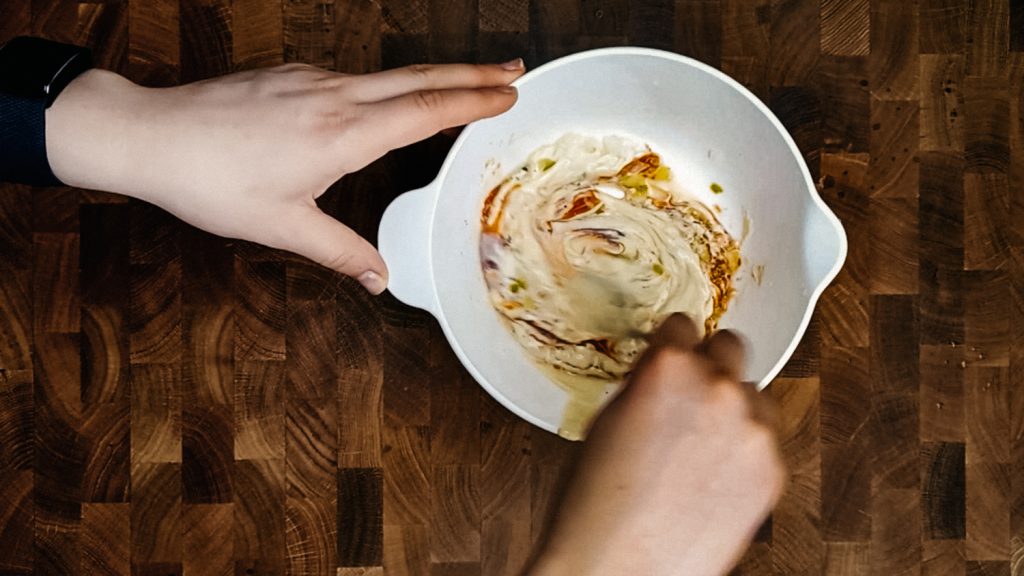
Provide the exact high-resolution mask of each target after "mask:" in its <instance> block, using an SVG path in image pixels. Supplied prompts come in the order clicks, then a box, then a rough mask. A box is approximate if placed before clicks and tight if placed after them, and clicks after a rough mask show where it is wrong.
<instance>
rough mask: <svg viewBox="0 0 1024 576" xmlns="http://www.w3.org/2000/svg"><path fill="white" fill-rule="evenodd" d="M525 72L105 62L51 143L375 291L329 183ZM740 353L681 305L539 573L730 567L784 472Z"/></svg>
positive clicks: (378, 285)
mask: <svg viewBox="0 0 1024 576" xmlns="http://www.w3.org/2000/svg"><path fill="white" fill-rule="evenodd" d="M523 71H524V70H523V65H522V61H520V60H515V61H512V62H509V63H506V64H498V65H467V64H455V65H440V66H417V67H408V68H401V69H396V70H390V71H385V72H380V73H375V74H367V75H343V74H337V73H334V72H329V71H325V70H321V69H318V68H314V67H312V66H306V65H296V64H289V65H285V66H279V67H276V68H270V69H266V70H259V71H250V72H241V73H237V74H232V75H229V76H224V77H221V78H216V79H212V80H207V81H203V82H197V83H193V84H187V85H184V86H179V87H174V88H160V89H154V88H145V87H141V86H138V85H136V84H134V83H132V82H130V81H128V80H127V79H125V78H123V77H121V76H118V75H117V74H114V73H112V72H108V71H104V70H91V71H89V72H86V73H85V74H83V75H82V76H80V77H78V78H77V79H76V80H74V81H73V82H72V83H71V84H70V85H69V86H68V87H67V88H66V89H65V91H64V92H63V93H61V95H60V96H59V97H58V98H57V100H56V102H55V103H54V104H53V106H52V107H51V108H49V109H48V110H47V113H46V140H47V153H48V156H49V161H50V164H51V167H52V168H53V171H54V173H55V174H56V175H57V177H58V178H60V179H61V180H62V181H64V182H66V183H67V184H70V185H72V186H77V187H81V188H90V189H95V190H105V191H110V192H118V193H122V194H126V195H129V196H133V197H136V198H139V199H141V200H144V201H147V202H150V203H153V204H156V205H158V206H160V207H162V208H164V209H166V210H168V211H169V212H171V213H173V214H175V215H176V216H178V217H179V218H181V219H182V220H184V221H186V222H189V223H190V224H193V225H195V226H197V227H199V228H202V229H204V230H207V231H209V232H213V233H215V234H219V235H222V236H227V237H231V238H240V239H245V240H250V241H253V242H258V243H261V244H265V245H267V246H271V247H274V248H280V249H284V250H289V251H292V252H295V253H298V254H300V255H302V256H305V257H307V258H310V259H311V260H313V261H315V262H318V263H320V264H322V265H324V266H326V267H328V268H331V269H333V270H336V271H337V272H339V273H342V274H346V275H349V276H352V277H353V278H356V279H357V280H358V281H359V282H360V283H361V284H362V285H363V286H364V287H365V288H366V289H367V290H369V291H370V292H372V293H374V294H377V293H380V292H382V291H383V290H384V289H385V288H386V286H387V278H388V273H387V267H386V266H385V264H384V262H383V260H382V259H381V257H380V255H379V254H378V253H377V251H376V250H375V249H374V248H373V246H372V245H371V244H370V243H369V242H367V241H366V240H365V239H363V238H361V237H359V236H358V235H357V234H356V233H355V232H353V231H352V230H351V229H350V228H348V227H346V226H344V225H343V224H341V223H340V222H338V221H337V220H335V219H334V218H332V217H330V216H328V215H326V214H324V213H323V212H321V211H320V210H319V209H318V208H317V206H316V203H315V200H316V198H317V197H319V196H320V195H321V194H323V192H324V191H325V190H326V189H327V188H328V187H329V186H330V185H331V184H332V183H333V182H335V181H336V180H338V179H339V178H340V177H342V176H343V175H345V174H348V173H351V172H354V171H356V170H359V169H360V168H362V167H364V166H366V165H367V164H369V163H370V162H372V161H373V160H375V159H377V158H378V157H380V156H382V155H383V154H385V153H386V152H388V151H389V150H393V149H395V148H398V147H401V146H405V145H407V144H411V143H413V142H416V141H418V140H421V139H423V138H426V137H428V136H430V135H432V134H434V133H436V132H438V131H441V130H444V129H446V128H451V127H456V126H460V125H463V124H466V123H469V122H472V121H474V120H478V119H481V118H486V117H490V116H494V115H497V114H500V113H502V112H504V111H505V110H507V109H509V108H510V107H511V106H512V105H513V104H514V103H515V101H516V97H517V92H516V90H515V89H514V88H512V87H510V86H509V83H511V82H512V81H513V80H515V79H516V78H518V77H519V76H520V75H521V74H522V73H523ZM742 362H743V347H742V344H741V342H740V340H739V339H738V338H737V337H736V336H734V335H732V334H730V333H728V332H720V333H718V334H716V335H715V336H713V337H712V338H710V339H709V340H707V341H705V342H701V339H700V337H699V336H698V333H697V329H696V328H695V327H694V325H693V324H692V323H691V322H690V321H689V320H687V319H686V318H685V317H682V316H679V315H676V316H673V317H670V318H669V319H668V320H666V321H665V323H664V324H663V325H662V327H661V328H660V329H659V331H658V332H657V333H656V334H655V335H654V336H653V337H652V346H651V348H650V350H649V351H648V352H647V353H646V354H645V355H644V357H643V358H641V360H640V362H639V364H638V365H637V367H636V369H635V371H634V372H633V375H632V376H631V377H630V379H629V382H627V385H626V387H625V388H624V390H623V392H622V393H621V394H620V395H619V396H618V397H617V398H616V399H615V400H614V401H613V402H612V403H611V405H610V406H609V407H608V408H607V409H606V410H605V411H604V412H603V413H602V414H601V415H600V416H599V417H598V418H597V420H596V422H595V424H594V426H593V428H592V430H591V432H590V435H589V438H588V440H587V442H586V446H585V447H584V450H583V453H582V456H581V459H580V461H579V462H578V464H577V466H576V468H575V471H574V472H573V475H572V477H571V478H570V480H569V483H568V484H567V488H566V491H565V494H564V496H563V498H562V500H561V502H560V504H559V506H558V507H557V510H556V514H555V516H554V519H553V521H552V524H551V526H550V527H549V533H548V534H547V537H546V538H545V539H544V540H543V542H542V545H541V547H540V548H539V549H538V550H537V552H536V554H535V555H534V557H533V558H532V559H531V561H530V563H529V565H528V566H527V567H525V568H524V573H525V574H531V575H556V576H557V575H562V574H572V575H579V576H589V575H593V576H597V575H604V574H609V575H611V574H651V575H670V574H671V575H675V574H678V575H686V576H702V575H718V574H724V573H726V572H727V571H728V570H729V569H730V568H731V567H732V566H733V565H734V564H735V563H736V561H737V560H738V558H739V557H740V555H741V554H742V553H743V551H744V550H745V548H746V546H747V545H748V544H749V542H750V539H751V538H752V536H753V534H754V532H755V531H756V529H757V527H758V526H759V525H760V524H761V523H762V522H763V521H764V519H765V517H766V516H767V515H768V513H769V512H770V511H771V509H772V507H773V506H774V504H775V503H776V502H777V500H778V499H779V497H780V496H781V494H782V490H783V486H784V477H785V472H784V467H783V465H782V461H781V458H780V456H779V450H778V448H777V446H776V439H775V434H774V432H773V430H774V428H773V426H772V425H771V422H770V418H769V417H767V416H766V415H767V414H769V413H770V410H769V409H768V408H766V406H767V400H766V399H765V398H764V396H763V395H759V394H756V393H753V391H752V389H751V388H749V387H747V386H746V385H743V384H741V383H740V382H739V381H738V378H739V373H740V367H741V366H742Z"/></svg>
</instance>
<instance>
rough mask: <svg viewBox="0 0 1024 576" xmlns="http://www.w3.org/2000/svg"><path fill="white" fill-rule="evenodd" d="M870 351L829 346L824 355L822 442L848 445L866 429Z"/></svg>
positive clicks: (822, 365)
mask: <svg viewBox="0 0 1024 576" xmlns="http://www.w3.org/2000/svg"><path fill="white" fill-rule="evenodd" d="M870 366H871V351H870V350H868V349H867V348H841V347H836V346H830V347H828V348H825V349H823V350H822V355H821V421H820V424H819V426H820V435H821V442H822V443H823V444H825V445H832V444H835V445H845V444H848V443H850V442H853V441H855V440H856V439H857V437H858V436H860V435H862V434H864V433H865V432H866V431H867V430H866V428H867V423H868V418H869V417H870V415H871V386H872V385H871V379H870V375H869V370H870Z"/></svg>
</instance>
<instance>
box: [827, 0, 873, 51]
mask: <svg viewBox="0 0 1024 576" xmlns="http://www.w3.org/2000/svg"><path fill="white" fill-rule="evenodd" d="M820 18H821V53H822V54H831V55H836V56H867V55H868V53H869V52H870V51H871V2H870V1H869V0H854V1H852V2H850V1H843V0H822V2H821V17H820Z"/></svg>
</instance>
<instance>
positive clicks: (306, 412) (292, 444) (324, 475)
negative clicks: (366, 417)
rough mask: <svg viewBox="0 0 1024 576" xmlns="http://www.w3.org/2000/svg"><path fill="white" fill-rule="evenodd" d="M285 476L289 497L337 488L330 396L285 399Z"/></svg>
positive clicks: (311, 496)
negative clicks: (324, 397) (328, 397)
mask: <svg viewBox="0 0 1024 576" xmlns="http://www.w3.org/2000/svg"><path fill="white" fill-rule="evenodd" d="M286 406H287V410H286V415H287V418H286V421H285V422H286V424H285V427H286V431H287V444H286V447H285V478H286V484H287V494H288V496H289V497H290V498H305V499H314V498H323V497H324V496H325V495H328V494H331V493H332V491H333V490H335V489H336V487H337V468H338V407H337V404H336V403H335V401H334V400H333V399H316V398H314V399H304V398H295V397H293V396H289V397H288V399H287V401H286Z"/></svg>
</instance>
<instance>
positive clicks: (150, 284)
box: [128, 258, 182, 364]
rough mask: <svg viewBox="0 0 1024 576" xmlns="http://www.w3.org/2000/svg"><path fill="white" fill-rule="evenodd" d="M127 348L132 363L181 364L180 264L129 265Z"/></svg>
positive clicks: (175, 262) (170, 262)
mask: <svg viewBox="0 0 1024 576" xmlns="http://www.w3.org/2000/svg"><path fill="white" fill-rule="evenodd" d="M129 275H130V278H131V280H130V290H131V292H130V296H129V301H128V338H129V340H128V348H129V358H130V362H131V363H132V364H161V363H176V362H180V361H181V352H182V309H181V261H180V260H179V259H177V258H175V259H172V260H170V261H168V262H167V263H166V264H156V263H146V264H132V265H131V266H130V270H129Z"/></svg>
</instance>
